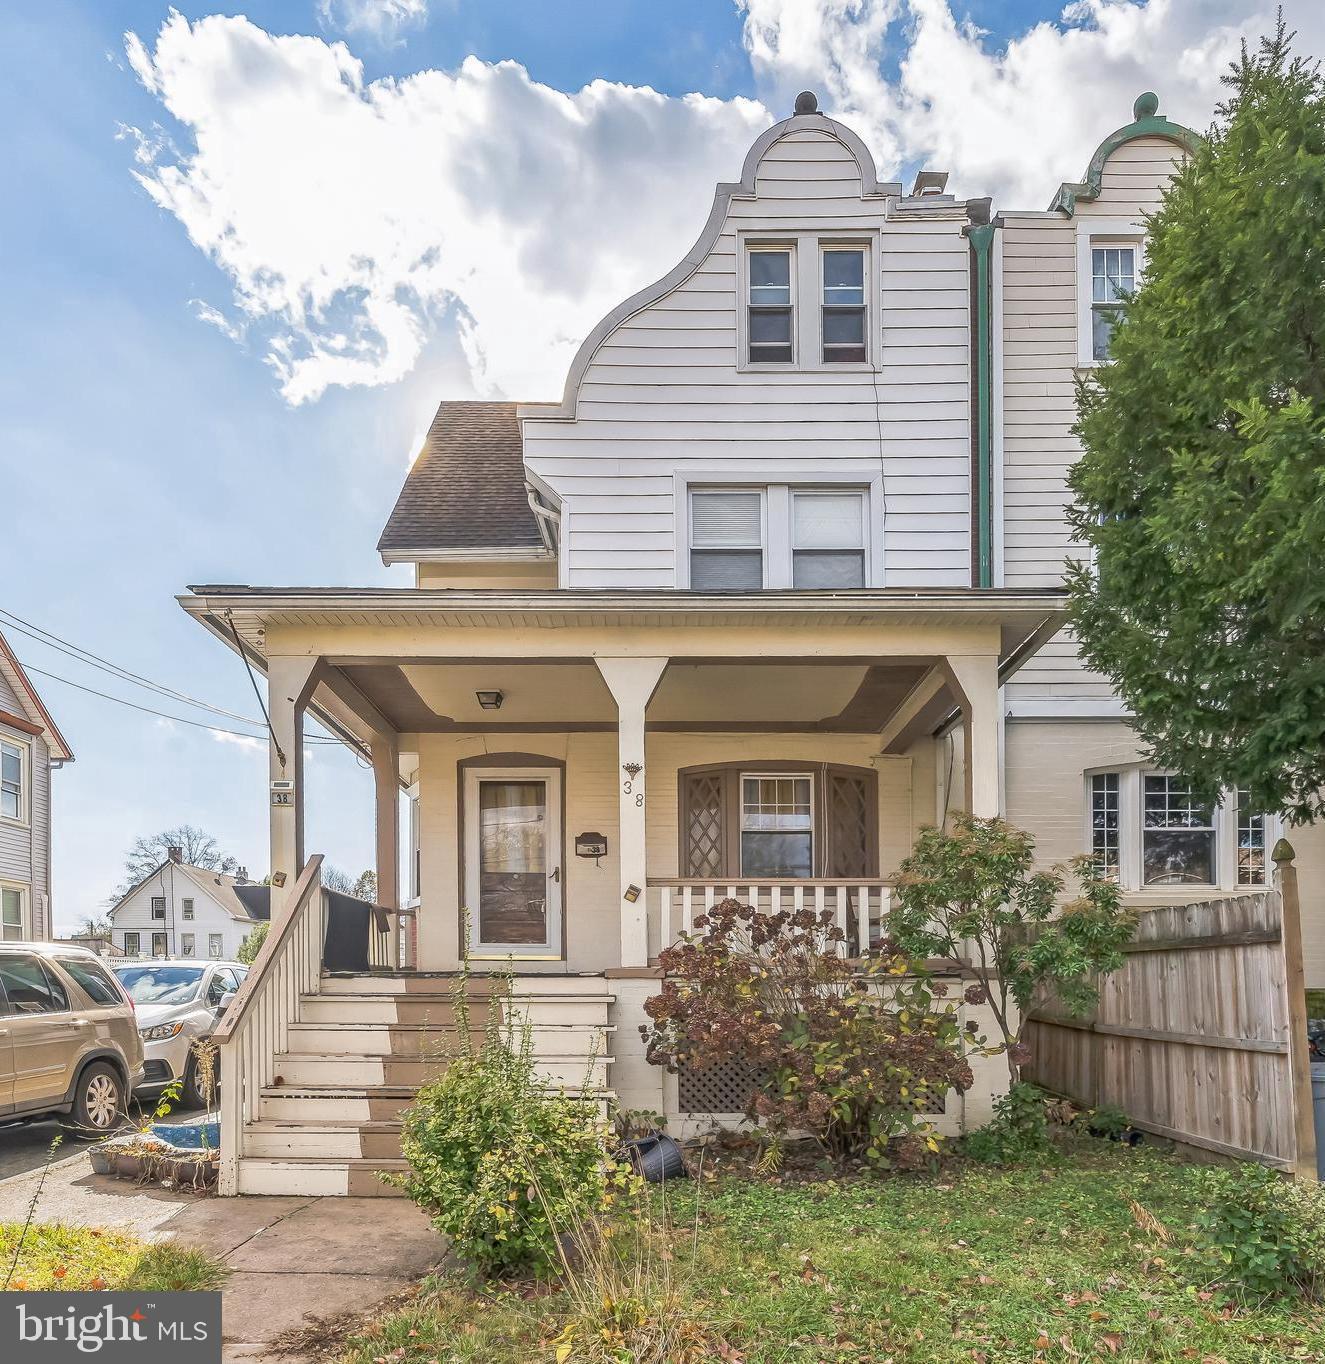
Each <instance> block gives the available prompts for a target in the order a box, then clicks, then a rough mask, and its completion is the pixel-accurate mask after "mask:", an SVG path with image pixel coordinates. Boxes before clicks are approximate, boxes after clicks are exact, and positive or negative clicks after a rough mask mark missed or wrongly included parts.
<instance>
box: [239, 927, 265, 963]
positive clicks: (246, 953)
mask: <svg viewBox="0 0 1325 1364" xmlns="http://www.w3.org/2000/svg"><path fill="white" fill-rule="evenodd" d="M270 928H271V924H269V923H266V924H259V925H258V926H257V927H256V928H255V929H254V930H253V931H252V932H251V933H250V934H249V935H248V937H247V938H245V939H244V941H243V942H242V943H240V944H239V951H238V952H236V953H235V960H236V961H242V962H243V963H244V965H245V966H252V965H253V963H254V962H255V961H257V959H258V953H259V952H261V951H262V944H263V943H265V942H266V941H267V930H268V929H270Z"/></svg>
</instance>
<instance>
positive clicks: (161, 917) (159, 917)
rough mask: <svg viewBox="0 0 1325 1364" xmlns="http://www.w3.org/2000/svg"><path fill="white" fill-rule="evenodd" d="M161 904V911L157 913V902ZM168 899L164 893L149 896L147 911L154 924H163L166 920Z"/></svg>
mask: <svg viewBox="0 0 1325 1364" xmlns="http://www.w3.org/2000/svg"><path fill="white" fill-rule="evenodd" d="M158 901H159V902H160V904H161V912H160V913H159V914H158V913H157V908H156V906H157V902H158ZM167 903H168V902H167V899H166V897H165V896H164V895H149V896H148V897H147V913H148V915H149V917H150V918H151V920H152V922H153V923H154V924H163V923H165V921H166V905H167Z"/></svg>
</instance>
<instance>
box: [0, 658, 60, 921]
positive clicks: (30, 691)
mask: <svg viewBox="0 0 1325 1364" xmlns="http://www.w3.org/2000/svg"><path fill="white" fill-rule="evenodd" d="M73 758H74V755H73V752H72V751H71V750H70V748H69V745H68V744H67V743H66V742H65V740H64V737H63V736H62V735H61V733H60V731H59V730H58V729H57V728H56V726H55V721H54V720H52V719H51V716H50V712H49V711H48V710H47V709H46V707H45V706H44V705H43V704H42V700H41V697H40V696H38V695H37V689H36V688H35V687H34V686H33V685H32V682H31V680H30V679H29V677H28V675H27V673H26V672H24V670H23V665H22V664H21V663H20V662H19V661H18V659H17V658H16V657H15V656H14V652H13V650H12V649H11V648H10V647H9V645H8V643H7V642H6V641H5V637H4V636H3V635H0V938H3V939H5V940H9V941H12V940H15V939H35V940H39V941H44V940H46V939H49V938H51V937H52V936H53V926H54V923H55V919H54V915H53V912H52V909H51V772H52V770H53V769H55V768H58V767H63V766H64V764H65V763H67V762H72V761H73Z"/></svg>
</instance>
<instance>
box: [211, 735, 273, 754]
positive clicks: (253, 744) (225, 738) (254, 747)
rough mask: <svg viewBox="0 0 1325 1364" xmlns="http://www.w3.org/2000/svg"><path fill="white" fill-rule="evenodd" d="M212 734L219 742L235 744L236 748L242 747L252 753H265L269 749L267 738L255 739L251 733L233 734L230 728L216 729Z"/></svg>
mask: <svg viewBox="0 0 1325 1364" xmlns="http://www.w3.org/2000/svg"><path fill="white" fill-rule="evenodd" d="M211 735H212V738H213V739H215V740H216V742H217V743H218V744H233V745H234V746H235V747H236V748H242V749H244V750H246V751H247V752H250V753H265V752H266V751H267V741H266V740H265V739H255V738H254V737H253V736H252V735H249V734H232V733H230V732H229V731H228V730H224V729H214V730H212V731H211Z"/></svg>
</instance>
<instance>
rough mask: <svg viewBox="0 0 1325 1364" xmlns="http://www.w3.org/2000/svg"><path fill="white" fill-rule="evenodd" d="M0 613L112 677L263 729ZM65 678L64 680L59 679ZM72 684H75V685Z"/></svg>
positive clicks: (39, 639) (8, 613)
mask: <svg viewBox="0 0 1325 1364" xmlns="http://www.w3.org/2000/svg"><path fill="white" fill-rule="evenodd" d="M0 616H4V617H6V618H7V621H8V622H10V623H9V624H7V625H6V629H11V630H15V631H17V632H18V633H19V634H21V635H27V636H28V638H29V639H33V640H35V641H36V642H37V643H38V644H44V645H46V647H47V648H50V649H56V650H58V651H59V652H60V653H62V654H68V655H69V657H70V658H72V659H75V660H76V661H77V662H79V663H85V664H87V665H88V666H89V667H93V668H99V669H100V670H101V671H103V672H109V673H110V674H111V675H112V676H114V677H117V678H119V680H120V681H122V682H132V683H134V684H135V685H137V686H140V687H146V688H147V689H148V690H149V691H154V692H159V693H160V694H161V695H162V696H169V697H170V698H171V699H172V700H175V701H182V702H184V703H185V704H187V705H190V706H197V707H199V708H200V709H202V710H207V711H211V712H212V714H214V715H224V716H225V717H226V718H227V719H229V720H239V721H241V722H242V723H244V724H246V725H253V726H255V727H256V728H258V729H261V728H262V722H261V721H260V720H253V719H250V718H249V717H248V716H247V715H240V714H238V712H236V711H233V710H226V709H225V708H224V707H222V706H214V705H212V704H211V703H210V702H208V701H200V700H199V699H198V698H197V697H196V696H189V695H188V694H187V693H186V692H182V691H175V690H174V688H172V687H167V686H165V685H163V684H162V683H160V682H153V681H152V679H151V678H150V677H143V676H142V675H141V674H139V673H135V672H130V671H129V669H128V668H122V667H120V665H119V664H118V663H112V662H111V661H110V660H109V659H106V658H102V657H101V656H100V655H99V654H94V653H92V651H91V650H90V649H84V648H82V646H81V645H78V644H74V643H73V642H72V641H71V640H67V639H63V638H62V637H61V636H59V635H54V634H52V633H51V632H50V631H49V630H43V629H42V628H41V626H40V625H34V624H33V623H32V622H31V621H29V620H24V619H23V617H22V616H16V615H15V614H14V613H13V612H12V611H8V610H6V609H5V608H4V607H0ZM57 680H62V679H57ZM71 685H72V684H71Z"/></svg>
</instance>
